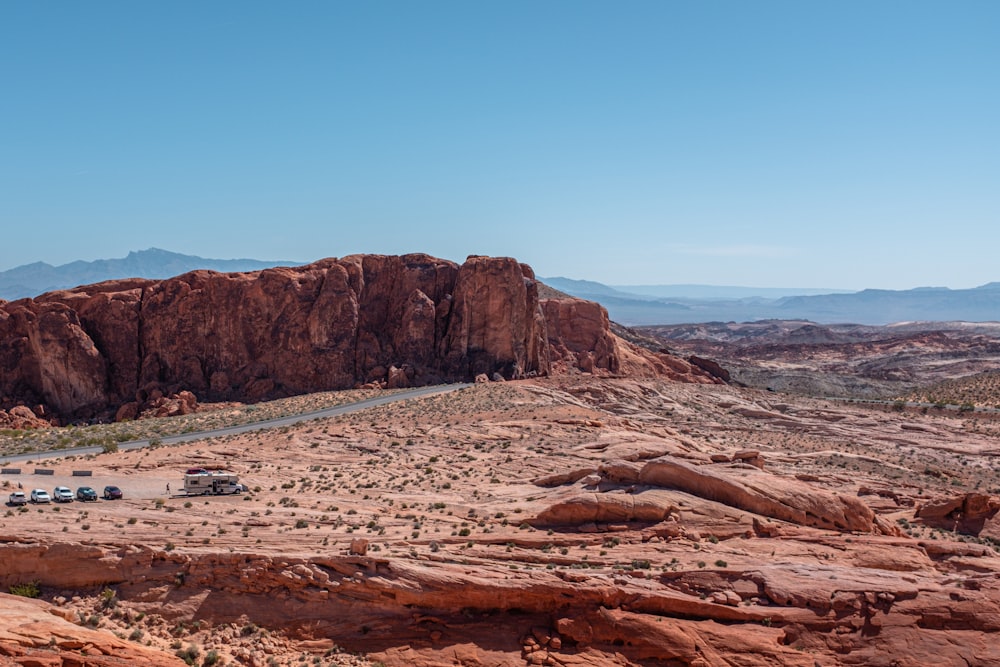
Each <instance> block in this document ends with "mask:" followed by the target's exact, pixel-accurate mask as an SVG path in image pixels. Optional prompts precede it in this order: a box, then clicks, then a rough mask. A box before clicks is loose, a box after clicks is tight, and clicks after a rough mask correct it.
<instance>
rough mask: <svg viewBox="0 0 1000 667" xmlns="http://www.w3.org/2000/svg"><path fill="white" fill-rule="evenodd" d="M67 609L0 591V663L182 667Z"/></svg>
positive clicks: (167, 656) (55, 666)
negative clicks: (87, 625) (93, 626)
mask: <svg viewBox="0 0 1000 667" xmlns="http://www.w3.org/2000/svg"><path fill="white" fill-rule="evenodd" d="M74 620H75V619H74V615H73V614H72V612H69V611H66V610H63V609H59V608H58V607H53V606H52V605H50V604H48V603H46V602H42V601H41V600H31V599H28V598H23V597H18V596H16V595H7V594H6V593H0V665H5V666H6V665H12V666H13V665H17V666H18V667H39V666H42V665H51V666H53V667H58V666H61V665H66V666H70V665H80V666H86V667H121V666H122V665H139V664H141V665H145V666H146V667H183V665H184V661H183V660H181V659H180V658H177V657H174V656H172V655H170V654H168V653H164V652H162V651H157V650H155V649H151V648H146V647H145V646H142V645H140V644H139V643H137V642H130V641H126V640H124V639H120V638H118V637H116V636H115V635H114V634H112V633H111V632H109V631H107V630H92V629H90V628H84V627H81V626H79V625H77V624H76V623H73V622H72V621H74Z"/></svg>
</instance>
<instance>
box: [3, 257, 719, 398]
mask: <svg viewBox="0 0 1000 667" xmlns="http://www.w3.org/2000/svg"><path fill="white" fill-rule="evenodd" d="M547 303H548V305H545V306H544V307H543V305H542V302H541V301H540V299H539V296H538V285H537V283H536V281H535V279H534V274H533V272H532V270H531V269H530V268H529V267H528V266H526V265H523V264H519V263H518V262H517V261H515V260H514V259H511V258H496V257H469V258H468V259H467V261H466V262H465V263H464V264H462V265H461V266H459V265H457V264H455V263H454V262H450V261H447V260H442V259H436V258H433V257H430V256H427V255H419V254H413V255H404V256H382V255H353V256H349V257H344V258H340V259H335V258H330V259H324V260H320V261H318V262H315V263H313V264H309V265H306V266H301V267H295V268H288V267H283V268H275V269H267V270H264V271H259V272H254V273H216V272H212V271H194V272H191V273H187V274H184V275H182V276H178V277H176V278H171V279H168V280H162V281H151V280H141V279H128V280H117V281H109V282H104V283H99V284H96V285H89V286H84V287H78V288H76V289H72V290H66V291H58V292H51V293H48V294H44V295H42V296H40V297H38V298H36V299H22V300H20V301H14V302H9V303H2V304H0V408H11V407H14V406H17V405H26V406H30V407H31V409H32V410H34V414H36V415H38V416H44V415H47V414H50V413H51V414H55V415H58V416H62V417H76V418H88V417H95V416H101V417H105V418H107V417H111V416H114V415H115V414H116V412H117V411H119V410H121V412H119V415H121V416H131V415H135V414H138V413H139V412H141V411H142V410H144V409H148V408H149V407H151V406H152V403H154V402H156V401H158V400H160V399H161V398H162V397H163V396H165V395H169V396H174V395H179V394H180V393H181V392H192V393H193V394H194V396H195V397H197V400H200V401H228V400H240V401H258V400H263V399H271V398H278V397H283V396H290V395H295V394H302V393H308V392H314V391H322V390H329V389H343V388H348V387H352V386H355V385H357V384H363V383H369V382H384V383H387V384H388V385H389V386H396V387H398V386H408V385H426V384H434V383H440V382H447V381H462V380H470V379H472V378H474V377H475V376H476V375H479V374H486V375H487V376H488V377H497V376H498V375H499V376H502V377H503V378H505V379H512V378H521V377H526V376H532V375H547V374H548V373H549V372H550V357H552V356H553V353H552V350H555V351H556V353H557V361H558V363H559V365H560V367H561V368H565V367H566V365H567V364H569V365H570V366H572V367H575V368H579V369H582V370H584V371H587V372H595V371H604V372H611V373H615V372H618V371H619V369H620V366H621V363H622V362H621V354H620V351H619V349H618V346H617V343H616V340H617V339H615V337H614V336H613V335H612V334H611V333H610V330H609V328H608V319H607V313H606V311H604V309H603V308H601V307H600V306H599V305H597V304H593V303H589V302H584V301H578V300H559V301H558V302H547ZM548 327H550V328H551V329H552V331H551V332H550V331H549V330H548ZM678 361H679V360H678ZM680 363H682V364H685V368H686V369H691V368H694V367H691V366H690V365H688V364H686V362H680ZM695 370H696V371H698V373H700V374H701V375H702V376H704V377H706V378H708V377H709V376H708V374H706V373H704V372H702V371H700V369H695Z"/></svg>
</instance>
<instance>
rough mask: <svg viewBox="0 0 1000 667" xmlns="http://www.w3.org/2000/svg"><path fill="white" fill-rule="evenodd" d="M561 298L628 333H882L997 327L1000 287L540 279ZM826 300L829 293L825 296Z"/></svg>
mask: <svg viewBox="0 0 1000 667" xmlns="http://www.w3.org/2000/svg"><path fill="white" fill-rule="evenodd" d="M540 280H541V281H542V282H544V283H545V284H547V285H549V286H550V287H553V288H555V289H557V290H559V291H561V292H565V293H566V294H570V295H572V296H576V297H580V298H581V299H590V300H592V301H597V302H598V303H600V304H601V305H603V306H604V307H605V308H607V309H608V315H609V316H610V317H611V319H612V320H614V321H616V322H619V323H621V324H625V325H630V326H632V325H652V324H687V323H695V322H753V321H757V320H792V319H796V320H811V321H813V322H819V323H821V324H836V323H847V322H851V323H856V324H871V325H883V324H893V323H896V322H913V321H933V322H941V321H966V322H994V321H1000V283H998V282H993V283H988V284H986V285H982V286H980V287H976V288H973V289H960V290H952V289H948V288H947V287H918V288H915V289H911V290H898V291H897V290H875V289H867V290H862V291H860V292H845V291H835V290H817V289H799V290H796V289H793V288H788V289H783V288H749V287H716V286H711V285H641V286H631V287H625V286H614V287H613V286H609V285H604V284H602V283H597V282H593V281H589V280H571V279H568V278H540ZM823 292H827V293H823Z"/></svg>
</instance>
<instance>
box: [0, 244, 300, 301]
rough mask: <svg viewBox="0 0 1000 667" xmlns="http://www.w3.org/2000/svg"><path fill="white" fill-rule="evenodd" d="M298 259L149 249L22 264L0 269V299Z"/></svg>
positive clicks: (262, 266) (247, 268)
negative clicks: (60, 262)
mask: <svg viewBox="0 0 1000 667" xmlns="http://www.w3.org/2000/svg"><path fill="white" fill-rule="evenodd" d="M295 264H299V262H267V261H261V260H256V259H206V258H204V257H196V256H194V255H181V254H179V253H176V252H169V251H167V250H160V249H159V248H150V249H149V250H140V251H138V252H130V253H129V254H128V257H124V258H120V259H98V260H95V261H93V262H85V261H82V260H78V261H75V262H70V263H69V264H63V265H62V266H52V265H51V264H46V263H45V262H35V263H34V264H25V265H24V266H18V267H15V268H13V269H9V270H7V271H0V299H4V300H7V301H13V300H14V299H23V298H24V297H34V296H38V295H39V294H43V293H45V292H51V291H53V290H58V289H68V288H71V287H77V286H78V285H89V284H91V283H99V282H103V281H105V280H116V279H118V278H155V279H162V278H171V277H173V276H177V275H180V274H182V273H187V272H188V271H194V270H195V269H211V270H213V271H258V270H260V269H267V268H270V267H272V266H289V265H295Z"/></svg>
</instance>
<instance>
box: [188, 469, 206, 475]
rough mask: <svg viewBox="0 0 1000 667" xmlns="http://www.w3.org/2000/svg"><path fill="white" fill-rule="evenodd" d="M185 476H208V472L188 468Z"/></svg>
mask: <svg viewBox="0 0 1000 667" xmlns="http://www.w3.org/2000/svg"><path fill="white" fill-rule="evenodd" d="M184 474H185V475H207V474H208V471H207V470H205V469H204V468H188V469H187V472H185V473H184Z"/></svg>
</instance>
